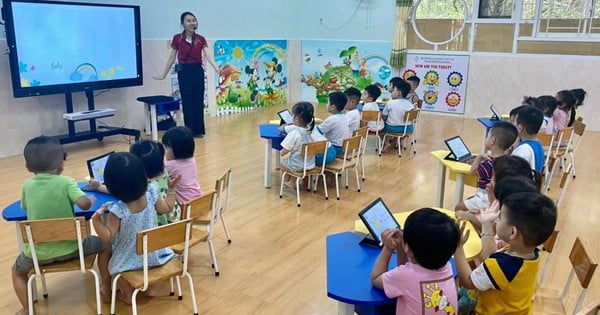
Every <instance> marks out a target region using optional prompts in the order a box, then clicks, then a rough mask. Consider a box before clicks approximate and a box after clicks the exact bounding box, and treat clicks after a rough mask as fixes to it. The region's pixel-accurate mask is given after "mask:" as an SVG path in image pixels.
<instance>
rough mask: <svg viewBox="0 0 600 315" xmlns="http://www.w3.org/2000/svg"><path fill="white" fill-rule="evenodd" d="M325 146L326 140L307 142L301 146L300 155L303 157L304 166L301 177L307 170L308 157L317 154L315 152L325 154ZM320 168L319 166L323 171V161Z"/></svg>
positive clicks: (327, 142) (327, 143)
mask: <svg viewBox="0 0 600 315" xmlns="http://www.w3.org/2000/svg"><path fill="white" fill-rule="evenodd" d="M327 147H329V141H328V140H323V141H315V142H308V143H305V144H304V145H303V146H302V156H303V157H304V167H303V170H302V172H303V175H302V177H304V176H306V171H309V169H307V165H308V158H309V157H311V156H314V155H317V154H323V156H327ZM320 168H321V173H322V172H324V171H325V163H322V164H321V166H320Z"/></svg>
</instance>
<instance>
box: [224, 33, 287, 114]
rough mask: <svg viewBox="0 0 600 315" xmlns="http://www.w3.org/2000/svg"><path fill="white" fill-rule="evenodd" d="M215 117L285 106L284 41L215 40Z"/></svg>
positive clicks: (285, 48)
mask: <svg viewBox="0 0 600 315" xmlns="http://www.w3.org/2000/svg"><path fill="white" fill-rule="evenodd" d="M214 49H215V51H214V56H215V62H216V64H217V66H218V67H219V73H217V77H216V86H217V91H216V97H217V115H227V114H230V113H236V112H242V111H246V110H249V109H253V108H257V107H263V106H272V105H280V104H286V103H287V98H288V66H287V41H285V40H218V41H216V42H215V45H214Z"/></svg>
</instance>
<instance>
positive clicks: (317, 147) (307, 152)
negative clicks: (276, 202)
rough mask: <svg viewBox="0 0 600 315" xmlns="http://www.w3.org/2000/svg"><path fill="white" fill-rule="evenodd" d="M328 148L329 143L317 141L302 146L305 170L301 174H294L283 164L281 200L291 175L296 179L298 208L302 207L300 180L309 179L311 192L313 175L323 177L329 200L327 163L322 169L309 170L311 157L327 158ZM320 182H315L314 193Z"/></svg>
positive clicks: (326, 195)
mask: <svg viewBox="0 0 600 315" xmlns="http://www.w3.org/2000/svg"><path fill="white" fill-rule="evenodd" d="M327 147H329V141H326V140H323V141H316V142H309V143H305V144H304V145H303V146H302V157H303V158H304V168H303V169H302V171H301V172H294V171H292V170H290V169H289V168H288V167H287V166H286V165H285V163H282V164H281V170H282V171H283V172H282V173H281V186H280V188H279V198H283V183H284V181H285V176H286V175H289V176H292V177H295V178H296V197H297V200H298V207H300V180H301V179H303V178H305V177H308V181H309V185H308V190H309V191H310V186H311V185H310V184H311V182H312V181H311V179H312V178H311V177H312V176H313V175H317V176H322V177H323V186H324V187H325V199H329V195H328V193H327V180H326V179H325V163H323V165H321V166H320V167H319V166H317V167H314V168H308V159H309V158H310V157H314V156H315V155H317V154H323V156H327ZM317 183H318V181H315V182H314V191H316V190H317Z"/></svg>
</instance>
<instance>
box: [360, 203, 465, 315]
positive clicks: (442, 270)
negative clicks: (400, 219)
mask: <svg viewBox="0 0 600 315" xmlns="http://www.w3.org/2000/svg"><path fill="white" fill-rule="evenodd" d="M381 238H382V240H383V243H384V247H383V249H382V250H381V253H380V254H379V257H377V261H376V262H375V265H374V266H373V270H372V271H371V282H372V283H373V286H374V287H376V288H379V289H382V290H383V291H384V292H385V295H386V296H387V297H389V298H397V302H396V314H398V315H400V314H434V313H435V312H437V311H438V310H439V311H442V312H444V313H445V314H456V311H457V310H458V305H457V293H456V284H455V282H454V276H453V274H452V267H451V265H450V262H449V260H450V257H452V254H453V253H454V252H455V251H456V247H457V245H458V242H459V240H460V234H459V230H458V226H457V225H456V222H454V220H453V219H451V218H450V217H449V216H447V215H446V214H443V213H441V212H439V211H437V210H434V209H431V208H423V209H419V210H416V211H414V212H413V213H411V214H410V215H409V216H408V218H407V219H406V222H405V224H404V230H402V231H401V230H385V231H383V232H382V233H381ZM394 251H396V255H397V256H396V258H397V261H398V267H396V268H394V269H392V270H390V271H388V265H389V261H390V257H391V256H392V253H393V252H394ZM432 294H439V295H441V296H439V298H440V301H442V300H443V301H444V303H440V304H437V305H435V304H436V303H432V300H431V298H430V296H432ZM427 310H428V311H427Z"/></svg>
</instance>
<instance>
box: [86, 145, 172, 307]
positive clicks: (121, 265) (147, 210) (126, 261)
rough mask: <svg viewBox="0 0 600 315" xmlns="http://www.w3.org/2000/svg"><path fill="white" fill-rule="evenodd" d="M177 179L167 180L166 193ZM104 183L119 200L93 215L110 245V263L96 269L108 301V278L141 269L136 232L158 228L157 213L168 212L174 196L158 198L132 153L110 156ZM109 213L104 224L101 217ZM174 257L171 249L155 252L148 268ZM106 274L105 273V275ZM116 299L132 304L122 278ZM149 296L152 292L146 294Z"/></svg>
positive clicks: (170, 194)
mask: <svg viewBox="0 0 600 315" xmlns="http://www.w3.org/2000/svg"><path fill="white" fill-rule="evenodd" d="M178 180H179V178H175V179H169V182H168V187H169V191H174V187H175V185H176V184H177V181H178ZM104 182H105V184H106V188H107V189H108V192H109V193H110V194H111V195H113V196H115V197H116V198H117V199H119V201H117V202H114V203H112V204H108V203H107V204H104V205H102V207H101V208H100V209H98V211H96V213H94V215H93V216H92V223H93V224H94V230H96V233H98V236H100V238H101V239H102V242H103V243H104V246H106V247H108V248H110V247H111V246H112V257H111V258H110V261H108V260H106V261H100V260H98V269H99V270H100V272H101V274H100V276H101V278H102V287H101V288H100V293H101V295H102V299H103V300H104V301H105V302H107V300H109V298H108V297H109V296H110V283H111V281H110V279H111V276H114V275H116V274H117V273H120V272H124V271H128V270H136V269H141V268H142V267H143V262H142V256H140V255H137V254H136V243H135V237H136V233H137V232H139V231H143V230H146V229H150V228H153V227H156V226H157V223H156V212H158V213H170V212H171V211H172V210H173V207H172V206H171V205H173V203H174V202H175V193H167V195H166V196H160V195H159V191H158V186H157V185H156V184H152V185H150V186H148V179H147V178H146V171H145V170H144V163H142V161H141V160H140V159H139V158H138V157H137V156H135V155H134V154H132V153H129V152H118V153H114V154H112V155H111V156H110V157H109V158H108V161H107V162H106V166H105V168H104ZM106 210H108V211H109V212H110V213H108V216H107V218H106V222H103V219H102V216H103V215H104V213H105V212H106ZM174 256H175V254H174V253H173V251H172V250H171V249H170V248H163V249H159V250H157V251H154V252H152V253H150V254H149V256H148V266H150V267H155V266H160V265H163V264H165V263H166V262H168V261H169V260H170V259H171V258H173V257H174ZM106 271H108V273H106ZM118 285H119V289H120V290H121V294H119V299H121V300H122V301H123V302H126V303H131V295H132V293H133V287H132V286H131V284H130V283H128V282H127V281H125V280H124V279H123V278H119V281H118ZM147 294H148V295H151V294H152V290H150V291H148V292H147Z"/></svg>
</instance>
